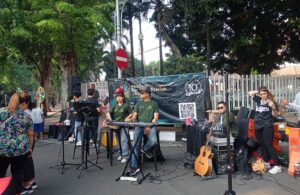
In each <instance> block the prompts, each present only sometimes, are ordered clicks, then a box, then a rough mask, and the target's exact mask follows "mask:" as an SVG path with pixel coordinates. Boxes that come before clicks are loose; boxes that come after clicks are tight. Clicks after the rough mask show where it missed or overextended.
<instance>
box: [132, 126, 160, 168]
mask: <svg viewBox="0 0 300 195" xmlns="http://www.w3.org/2000/svg"><path fill="white" fill-rule="evenodd" d="M144 129H145V127H136V128H135V129H134V137H133V139H134V144H137V145H136V147H135V149H134V154H132V155H133V156H132V157H131V167H132V168H136V167H137V165H138V162H139V156H140V148H141V142H142V138H143V134H144ZM147 136H148V141H147V143H146V144H145V145H144V150H145V151H148V150H150V149H152V147H153V146H154V145H155V144H157V136H156V128H155V126H153V127H152V128H151V131H150V134H149V135H147ZM133 146H134V145H133Z"/></svg>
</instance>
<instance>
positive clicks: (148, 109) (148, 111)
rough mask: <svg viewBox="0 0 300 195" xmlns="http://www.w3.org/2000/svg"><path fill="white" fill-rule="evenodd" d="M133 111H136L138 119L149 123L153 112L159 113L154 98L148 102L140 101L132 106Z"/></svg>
mask: <svg viewBox="0 0 300 195" xmlns="http://www.w3.org/2000/svg"><path fill="white" fill-rule="evenodd" d="M134 112H136V113H138V121H139V122H145V123H150V122H152V119H153V117H154V113H155V112H157V113H159V108H158V105H157V103H156V102H155V101H154V100H150V101H148V102H144V101H140V102H139V103H137V105H136V106H135V108H134Z"/></svg>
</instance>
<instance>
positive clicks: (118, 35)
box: [116, 0, 122, 78]
mask: <svg viewBox="0 0 300 195" xmlns="http://www.w3.org/2000/svg"><path fill="white" fill-rule="evenodd" d="M116 15H117V25H116V26H117V29H116V30H117V49H119V48H120V46H121V29H120V8H119V0H116ZM118 78H122V71H121V69H120V68H119V67H118Z"/></svg>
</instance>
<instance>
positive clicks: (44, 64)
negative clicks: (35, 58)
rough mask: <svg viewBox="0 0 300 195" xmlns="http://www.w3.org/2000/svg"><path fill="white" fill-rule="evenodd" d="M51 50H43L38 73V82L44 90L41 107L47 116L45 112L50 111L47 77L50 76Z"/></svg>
mask: <svg viewBox="0 0 300 195" xmlns="http://www.w3.org/2000/svg"><path fill="white" fill-rule="evenodd" d="M52 55H53V52H52V51H50V50H46V51H45V52H44V55H43V56H42V58H41V61H40V62H41V72H40V73H41V75H40V84H41V86H42V87H43V88H44V90H45V100H44V103H43V108H44V114H45V116H47V112H49V111H51V110H50V107H49V94H48V92H49V90H48V89H49V87H48V85H49V79H50V78H49V77H50V71H51V67H50V63H51V59H52Z"/></svg>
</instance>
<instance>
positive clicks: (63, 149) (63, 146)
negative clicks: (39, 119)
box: [50, 125, 79, 175]
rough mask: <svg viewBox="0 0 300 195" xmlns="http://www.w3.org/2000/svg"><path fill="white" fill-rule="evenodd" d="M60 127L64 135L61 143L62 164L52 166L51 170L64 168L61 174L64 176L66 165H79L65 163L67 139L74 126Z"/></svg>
mask: <svg viewBox="0 0 300 195" xmlns="http://www.w3.org/2000/svg"><path fill="white" fill-rule="evenodd" d="M60 127H61V131H62V134H63V139H62V142H61V148H62V161H61V162H60V165H56V166H52V167H50V168H55V167H59V166H61V167H62V169H61V174H62V175H63V174H64V169H65V166H66V165H79V164H76V163H66V161H65V139H66V138H67V137H68V136H69V134H70V132H71V131H70V129H71V128H72V126H71V125H64V126H60ZM66 131H67V132H68V133H67V135H65V132H66ZM59 153H60V152H59Z"/></svg>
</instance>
